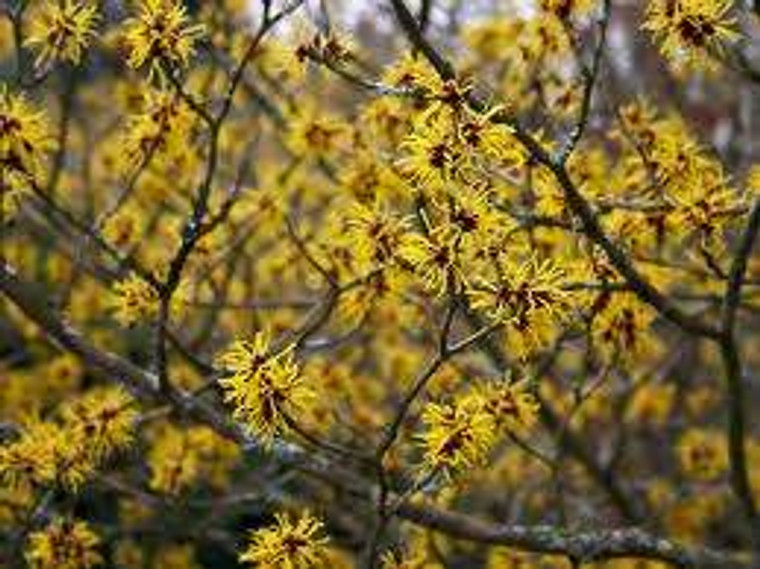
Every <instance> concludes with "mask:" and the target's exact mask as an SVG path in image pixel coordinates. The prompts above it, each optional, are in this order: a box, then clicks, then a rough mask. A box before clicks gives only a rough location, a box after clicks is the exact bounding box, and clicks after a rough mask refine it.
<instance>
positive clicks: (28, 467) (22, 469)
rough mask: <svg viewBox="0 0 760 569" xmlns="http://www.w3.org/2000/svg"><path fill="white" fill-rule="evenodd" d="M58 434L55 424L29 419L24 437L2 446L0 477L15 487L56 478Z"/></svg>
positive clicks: (23, 426)
mask: <svg viewBox="0 0 760 569" xmlns="http://www.w3.org/2000/svg"><path fill="white" fill-rule="evenodd" d="M58 434H59V429H58V428H57V427H56V426H55V425H54V424H52V423H48V422H44V421H41V420H39V419H36V418H29V419H27V420H26V421H25V422H24V424H23V425H22V429H21V436H20V438H19V439H18V440H16V441H14V442H12V443H10V444H5V445H3V446H1V447H0V480H2V481H3V482H4V483H5V484H7V485H9V486H11V487H13V488H17V487H19V486H22V485H24V484H28V483H30V482H34V483H37V484H47V483H50V482H52V481H53V480H55V478H56V473H57V468H56V462H57V454H58V452H57V446H58Z"/></svg>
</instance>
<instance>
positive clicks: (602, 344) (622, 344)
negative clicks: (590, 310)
mask: <svg viewBox="0 0 760 569" xmlns="http://www.w3.org/2000/svg"><path fill="white" fill-rule="evenodd" d="M594 311H595V314H594V319H593V320H592V323H591V334H592V337H593V341H594V345H595V346H596V347H597V348H598V349H600V351H601V352H602V354H603V355H604V356H606V357H607V359H613V358H614V359H616V360H617V361H622V362H627V361H630V360H631V359H632V358H633V357H640V356H642V355H645V354H647V353H651V352H650V351H651V350H652V349H653V347H654V346H653V343H652V340H651V337H650V335H649V327H650V324H651V323H652V321H653V320H654V313H653V312H652V310H651V309H650V308H649V307H648V306H647V305H645V304H642V303H641V302H640V301H639V300H638V299H637V298H636V296H635V295H633V294H632V293H627V292H626V293H620V294H617V293H616V294H612V295H606V294H605V295H602V296H601V297H600V298H599V299H598V300H597V301H596V303H595V307H594Z"/></svg>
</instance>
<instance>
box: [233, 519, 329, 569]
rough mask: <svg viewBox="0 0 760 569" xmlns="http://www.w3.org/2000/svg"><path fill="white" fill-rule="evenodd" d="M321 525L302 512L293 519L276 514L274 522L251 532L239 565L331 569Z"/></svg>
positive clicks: (272, 568)
mask: <svg viewBox="0 0 760 569" xmlns="http://www.w3.org/2000/svg"><path fill="white" fill-rule="evenodd" d="M323 526H324V524H323V523H322V522H321V521H320V520H318V519H316V518H314V517H313V516H311V515H310V514H309V513H308V512H304V513H303V514H302V515H301V516H300V517H299V518H297V519H295V520H294V519H292V518H290V517H288V516H286V515H283V514H275V523H274V524H273V525H271V526H269V527H265V528H262V529H258V530H254V531H252V532H251V538H250V544H249V545H248V548H247V549H246V550H245V552H244V553H243V554H242V555H240V561H241V562H242V563H248V564H250V565H251V566H252V567H260V568H261V569H319V568H327V567H329V566H330V564H329V562H328V559H327V554H328V549H327V543H328V538H327V537H324V536H323V535H322V529H323Z"/></svg>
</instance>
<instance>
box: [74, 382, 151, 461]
mask: <svg viewBox="0 0 760 569" xmlns="http://www.w3.org/2000/svg"><path fill="white" fill-rule="evenodd" d="M61 418H62V420H63V424H64V428H65V429H67V430H68V431H69V432H70V433H72V435H73V436H74V437H75V438H79V439H80V440H81V444H82V449H83V451H84V452H85V453H86V455H87V457H88V459H90V460H92V461H94V462H100V461H101V460H103V458H104V457H106V456H107V455H108V454H110V453H111V452H113V451H115V450H117V449H120V448H124V447H126V446H127V445H129V444H130V443H131V442H132V436H133V430H134V426H135V421H136V419H137V409H136V408H135V407H134V402H133V400H132V398H131V397H130V396H129V394H127V393H126V392H125V391H124V390H123V389H121V388H120V387H105V388H95V389H90V390H89V391H87V393H86V394H84V395H83V396H81V397H79V398H77V399H72V400H71V401H68V402H66V403H64V405H63V408H62V410H61ZM72 435H70V436H72Z"/></svg>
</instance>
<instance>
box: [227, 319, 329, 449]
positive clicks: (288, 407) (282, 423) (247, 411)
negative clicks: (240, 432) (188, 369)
mask: <svg viewBox="0 0 760 569" xmlns="http://www.w3.org/2000/svg"><path fill="white" fill-rule="evenodd" d="M271 350H272V349H271V347H270V342H269V338H268V336H267V334H266V333H265V332H258V333H257V334H256V335H255V336H254V338H253V339H252V340H250V341H248V340H238V341H237V342H235V343H233V344H232V345H231V346H230V347H229V348H228V349H227V351H225V352H224V353H222V354H221V355H219V357H218V358H217V365H219V366H220V367H221V368H222V369H224V370H227V371H228V372H229V374H230V375H229V376H228V377H225V378H223V379H220V380H219V383H220V384H221V386H222V387H223V388H224V390H225V401H227V402H228V403H231V404H232V405H233V407H234V416H235V418H237V419H238V420H240V421H241V422H242V423H243V424H244V425H246V426H247V427H248V428H249V429H250V430H251V431H252V432H253V433H254V434H256V435H257V436H259V437H261V438H262V440H263V441H264V442H271V441H272V439H273V437H274V436H275V435H277V434H278V433H280V432H281V431H282V429H283V428H284V427H286V426H288V423H290V422H292V421H293V420H294V417H297V416H298V415H299V414H301V413H303V412H304V411H305V410H306V409H308V407H309V406H310V404H311V403H312V401H313V400H314V397H315V393H314V391H313V389H312V388H311V386H310V385H309V384H308V383H307V381H306V379H305V378H304V377H303V376H302V375H301V374H300V373H299V370H298V366H297V365H296V363H295V361H294V359H293V348H292V347H288V348H285V349H284V350H281V351H279V352H277V353H273V352H272V351H271Z"/></svg>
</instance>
